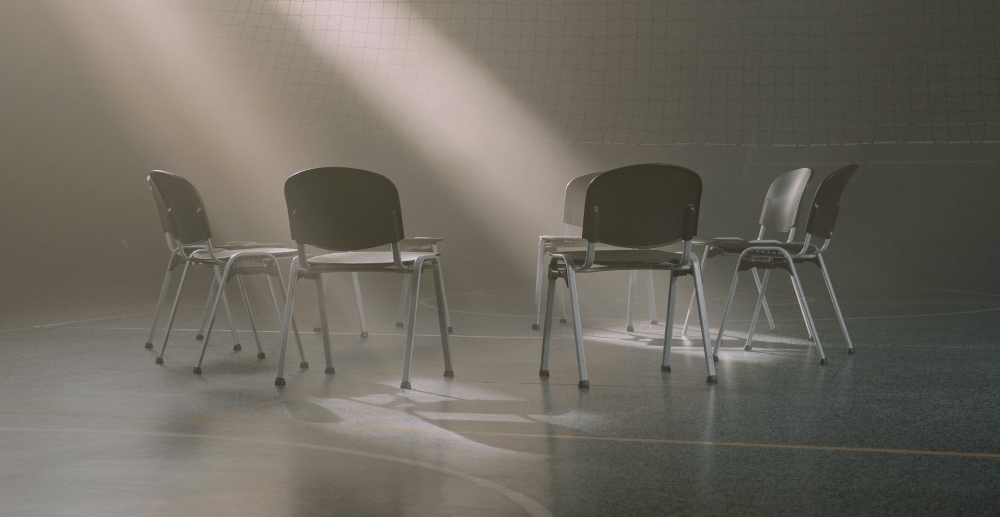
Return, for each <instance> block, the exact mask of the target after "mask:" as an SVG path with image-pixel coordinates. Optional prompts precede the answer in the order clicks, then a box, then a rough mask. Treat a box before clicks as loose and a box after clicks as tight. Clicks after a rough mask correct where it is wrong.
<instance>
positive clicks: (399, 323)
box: [396, 321, 403, 329]
mask: <svg viewBox="0 0 1000 517" xmlns="http://www.w3.org/2000/svg"><path fill="white" fill-rule="evenodd" d="M396 328H398V329H401V328H403V323H402V322H399V321H397V322H396Z"/></svg>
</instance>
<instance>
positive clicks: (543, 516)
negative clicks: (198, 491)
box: [0, 427, 555, 517]
mask: <svg viewBox="0 0 1000 517" xmlns="http://www.w3.org/2000/svg"><path fill="white" fill-rule="evenodd" d="M0 431H4V432H29V433H39V432H56V433H88V434H98V433H106V434H127V435H136V436H168V437H172V438H202V439H208V440H228V441H233V442H242V443H255V444H264V445H281V446H285V447H298V448H302V449H312V450H317V451H326V452H335V453H339V454H350V455H352V456H360V457H363V458H372V459H376V460H382V461H390V462H394V463H401V464H403V465H410V466H413V467H420V468H424V469H427V470H433V471H435V472H440V473H442V474H447V475H449V476H455V477H458V478H462V479H464V480H466V481H469V482H470V483H474V484H476V485H479V486H481V487H483V488H488V489H490V490H493V491H494V492H496V493H498V494H500V495H502V496H504V497H506V498H507V499H510V500H511V501H513V502H514V503H517V504H518V505H519V506H520V507H521V508H524V510H525V511H526V512H528V515H531V516H533V517H555V516H554V515H553V514H552V512H550V511H549V510H548V509H547V508H545V507H544V506H542V504H541V503H539V502H538V501H535V500H534V499H532V498H530V497H528V496H527V495H524V494H522V493H521V492H518V491H516V490H513V489H511V488H508V487H506V486H504V485H501V484H500V483H497V482H495V481H490V480H488V479H485V478H481V477H479V476H474V475H472V474H466V473H465V472H462V471H460V470H455V469H452V468H448V467H441V466H439V465H434V464H433V463H427V462H424V461H419V460H412V459H409V458H400V457H397V456H389V455H387V454H378V453H374V452H364V451H357V450H354V449H345V448H343V447H330V446H327V445H313V444H309V443H300V442H286V441H279V440H262V439H259V438H243V437H238V436H216V435H211V434H193V433H167V432H157V431H130V430H125V429H51V428H49V429H46V428H30V427H0Z"/></svg>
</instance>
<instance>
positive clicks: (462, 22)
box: [48, 0, 1000, 146]
mask: <svg viewBox="0 0 1000 517" xmlns="http://www.w3.org/2000/svg"><path fill="white" fill-rule="evenodd" d="M121 1H124V0H121ZM112 3H113V2H112V1H111V0H95V1H94V2H93V4H94V6H93V7H92V8H93V9H102V8H106V9H110V8H112V7H111V4H112ZM171 8H172V9H176V10H177V11H178V16H179V19H180V20H182V21H183V23H184V25H185V27H184V30H185V31H186V34H189V35H190V38H186V39H185V41H183V42H178V45H179V46H180V47H182V48H185V49H186V52H187V55H189V56H190V59H204V60H208V62H209V63H210V64H211V67H212V68H213V69H214V70H216V71H217V72H218V73H219V74H220V76H222V77H224V78H225V81H223V82H220V86H219V87H220V88H227V89H229V90H231V91H232V92H233V93H234V94H241V95H245V96H246V98H247V99H252V100H251V101H249V102H248V103H247V105H246V106H245V107H246V108H248V109H253V110H256V111H258V112H259V113H261V114H262V115H263V116H265V117H267V118H269V119H276V120H283V121H292V122H296V123H301V124H309V125H318V126H324V127H331V128H342V129H350V130H357V131H367V132H381V133H398V132H406V131H414V130H419V128H415V127H410V126H407V121H405V120H403V119H402V118H400V117H398V116H397V114H395V113H394V112H393V108H392V106H394V105H398V104H394V103H398V102H407V100H408V99H412V98H413V97H415V96H424V97H431V98H433V97H434V96H436V95H437V96H440V95H443V93H442V92H444V91H446V90H447V89H446V88H442V85H441V84H440V83H439V81H440V80H441V79H440V78H441V77H454V74H451V75H449V74H441V73H439V72H440V70H437V67H438V66H440V63H439V62H438V60H437V55H438V53H439V52H440V51H441V49H443V48H445V46H449V47H452V48H456V49H458V50H459V51H461V52H463V53H464V54H465V55H467V56H469V57H470V58H471V60H472V62H474V63H476V64H477V66H479V67H481V68H482V69H484V70H485V71H486V72H487V73H488V74H489V76H490V77H492V78H493V80H495V81H496V82H498V83H500V84H502V85H503V87H504V89H505V90H506V91H508V92H509V93H510V95H511V96H512V97H513V98H514V99H516V100H517V101H518V102H519V103H520V104H522V105H523V106H524V107H525V109H526V110H527V111H528V112H530V113H532V114H533V115H534V116H536V117H537V118H538V119H539V120H540V121H541V123H542V124H543V125H544V126H545V127H546V128H547V129H548V130H550V131H551V132H553V133H554V134H556V135H559V138H563V139H565V140H566V141H571V142H596V143H604V144H636V145H682V144H717V145H737V146H749V145H758V146H782V145H789V146H807V145H852V144H873V143H916V142H937V143H958V142H997V141H1000V77H998V69H1000V66H998V65H1000V57H998V56H1000V51H998V48H1000V37H998V27H1000V19H998V12H1000V7H998V6H997V3H996V2H995V1H993V0H965V1H958V0H954V1H943V0H884V1H879V2H868V1H864V0H736V1H712V0H651V1H639V0H592V1H591V0H491V1H486V0H454V1H446V0H413V1H401V0H357V1H343V2H341V1H319V0H287V1H264V0H183V1H178V2H174V3H172V7H171ZM113 25H114V24H113V23H111V22H109V27H107V30H108V32H109V33H112V32H114V30H115V29H114V27H113ZM70 32H71V31H69V32H67V33H64V34H62V35H60V36H58V37H57V38H56V39H57V41H56V43H57V44H55V45H53V47H52V50H51V51H50V58H51V59H50V63H49V67H48V74H49V92H48V93H49V99H50V102H51V103H52V104H55V105H72V104H77V103H114V102H124V101H122V100H120V99H119V100H116V99H115V98H109V97H108V95H107V92H106V90H107V88H105V86H106V85H102V83H101V79H99V78H96V77H95V73H94V71H93V70H91V69H90V68H89V67H88V65H86V64H85V60H83V59H81V58H80V55H79V53H80V52H82V50H81V49H80V45H79V44H78V43H77V42H73V41H71V36H69V35H67V34H70ZM122 38H124V39H127V37H126V36H122ZM105 53H106V54H109V55H106V56H103V61H104V62H106V63H108V65H107V66H113V67H117V68H119V69H120V70H119V75H118V76H117V79H116V80H117V81H119V82H122V81H124V82H125V83H127V84H125V86H124V87H125V88H131V89H132V90H134V93H135V95H132V96H130V97H129V99H130V100H129V101H128V102H131V103H141V104H143V105H144V106H147V107H149V106H152V107H156V106H161V105H162V106H167V105H171V106H175V105H176V104H170V103H166V102H163V98H165V97H169V96H170V95H176V94H175V93H171V92H170V91H169V89H167V88H164V87H163V86H162V85H158V84H155V83H156V81H151V80H150V79H149V77H150V74H151V68H155V67H157V66H158V64H157V63H156V62H155V60H151V59H150V58H149V56H146V55H145V54H144V53H143V50H142V45H141V44H139V43H137V42H134V41H125V40H123V41H122V44H121V46H120V50H118V51H115V52H107V51H105ZM345 63H347V64H350V65H352V66H348V67H346V68H345V67H344V66H343V65H344V64H345ZM170 73H184V71H183V70H171V71H170ZM105 80H106V79H105ZM451 86H454V85H451ZM122 87H123V86H122V85H120V84H119V85H118V88H119V91H120V89H121V88H122ZM372 92H378V94H377V95H373V94H372ZM390 98H391V101H390ZM516 129H517V128H511V130H512V132H516V133H518V134H514V135H512V137H516V138H532V137H535V136H538V135H532V134H524V133H519V132H517V131H516Z"/></svg>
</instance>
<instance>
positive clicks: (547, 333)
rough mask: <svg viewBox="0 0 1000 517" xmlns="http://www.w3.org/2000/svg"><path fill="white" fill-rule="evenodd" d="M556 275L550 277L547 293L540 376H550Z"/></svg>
mask: <svg viewBox="0 0 1000 517" xmlns="http://www.w3.org/2000/svg"><path fill="white" fill-rule="evenodd" d="M558 280H559V279H558V278H556V277H550V278H549V290H548V293H547V294H546V295H545V320H544V321H545V325H544V327H545V328H544V330H543V331H542V364H541V366H539V368H538V376H539V377H548V376H549V347H550V345H551V344H552V309H553V308H554V305H555V300H556V282H557V281H558Z"/></svg>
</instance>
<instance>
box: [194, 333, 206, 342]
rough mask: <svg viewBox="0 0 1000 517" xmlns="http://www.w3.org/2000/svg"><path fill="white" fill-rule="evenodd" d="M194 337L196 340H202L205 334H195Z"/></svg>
mask: <svg viewBox="0 0 1000 517" xmlns="http://www.w3.org/2000/svg"><path fill="white" fill-rule="evenodd" d="M194 338H195V339H197V340H198V341H202V340H204V339H205V335H204V334H198V335H197V336H195V337H194Z"/></svg>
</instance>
